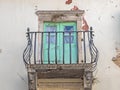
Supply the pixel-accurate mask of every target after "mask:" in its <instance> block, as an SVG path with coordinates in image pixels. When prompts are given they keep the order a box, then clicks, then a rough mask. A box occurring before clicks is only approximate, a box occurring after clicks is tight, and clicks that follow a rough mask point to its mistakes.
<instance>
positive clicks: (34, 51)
mask: <svg viewBox="0 0 120 90" xmlns="http://www.w3.org/2000/svg"><path fill="white" fill-rule="evenodd" d="M34 64H36V33H35V35H34Z"/></svg>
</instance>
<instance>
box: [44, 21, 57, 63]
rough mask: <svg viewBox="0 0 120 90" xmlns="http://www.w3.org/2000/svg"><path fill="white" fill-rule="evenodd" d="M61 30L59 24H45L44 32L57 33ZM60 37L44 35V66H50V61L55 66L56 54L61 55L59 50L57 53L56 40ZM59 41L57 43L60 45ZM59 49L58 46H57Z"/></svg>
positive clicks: (50, 34) (53, 34) (52, 34)
mask: <svg viewBox="0 0 120 90" xmlns="http://www.w3.org/2000/svg"><path fill="white" fill-rule="evenodd" d="M58 30H59V24H58V23H47V22H46V23H44V31H45V32H56V31H58ZM58 37H59V36H58V35H57V36H56V34H55V33H44V35H43V52H44V54H43V58H44V64H48V61H50V63H51V64H55V59H56V57H55V53H56V52H57V54H59V51H58V48H56V49H57V50H56V51H55V43H56V38H58ZM58 42H59V41H57V43H58ZM57 47H58V46H57ZM56 56H58V55H56Z"/></svg>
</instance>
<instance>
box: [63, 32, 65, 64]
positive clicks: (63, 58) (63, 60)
mask: <svg viewBox="0 0 120 90" xmlns="http://www.w3.org/2000/svg"><path fill="white" fill-rule="evenodd" d="M64 44H65V41H64V32H63V64H64V63H65V61H64V53H65V52H64V51H65V50H64Z"/></svg>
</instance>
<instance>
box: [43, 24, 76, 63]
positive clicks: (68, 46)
mask: <svg viewBox="0 0 120 90" xmlns="http://www.w3.org/2000/svg"><path fill="white" fill-rule="evenodd" d="M44 31H45V32H51V33H45V34H44V39H43V40H44V41H43V50H44V51H43V52H44V53H43V55H44V64H48V63H50V64H55V63H57V64H63V63H64V64H70V63H72V64H75V63H77V45H76V43H77V41H76V32H74V31H76V22H60V23H52V22H45V23H44ZM55 32H57V34H56V33H55Z"/></svg>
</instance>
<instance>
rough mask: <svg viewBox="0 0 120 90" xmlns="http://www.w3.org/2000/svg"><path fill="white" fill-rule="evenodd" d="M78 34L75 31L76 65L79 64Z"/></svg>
mask: <svg viewBox="0 0 120 90" xmlns="http://www.w3.org/2000/svg"><path fill="white" fill-rule="evenodd" d="M78 33H79V32H77V31H76V44H77V48H76V50H77V64H78V63H79V47H78V44H79V43H78Z"/></svg>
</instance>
